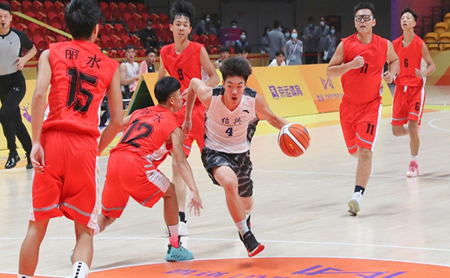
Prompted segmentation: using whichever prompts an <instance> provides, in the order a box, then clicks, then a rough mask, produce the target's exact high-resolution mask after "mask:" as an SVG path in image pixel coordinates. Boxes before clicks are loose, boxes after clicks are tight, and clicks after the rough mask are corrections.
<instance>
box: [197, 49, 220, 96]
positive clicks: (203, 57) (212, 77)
mask: <svg viewBox="0 0 450 278" xmlns="http://www.w3.org/2000/svg"><path fill="white" fill-rule="evenodd" d="M200 62H201V64H202V67H203V69H204V70H205V71H206V73H207V74H208V75H209V79H208V81H206V85H207V86H209V87H215V86H217V84H219V82H220V78H219V76H218V75H217V71H216V69H215V68H214V66H213V64H212V63H211V60H209V56H208V52H206V49H205V48H204V47H202V50H201V51H200Z"/></svg>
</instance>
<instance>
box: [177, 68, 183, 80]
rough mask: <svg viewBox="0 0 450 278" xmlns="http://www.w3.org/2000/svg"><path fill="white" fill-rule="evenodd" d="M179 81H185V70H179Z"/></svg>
mask: <svg viewBox="0 0 450 278" xmlns="http://www.w3.org/2000/svg"><path fill="white" fill-rule="evenodd" d="M177 71H178V80H183V79H184V75H183V69H178V70H177Z"/></svg>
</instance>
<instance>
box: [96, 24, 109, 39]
mask: <svg viewBox="0 0 450 278" xmlns="http://www.w3.org/2000/svg"><path fill="white" fill-rule="evenodd" d="M103 35H107V36H108V30H107V29H106V28H105V27H103V26H102V27H101V28H100V27H99V28H98V36H100V37H101V36H103Z"/></svg>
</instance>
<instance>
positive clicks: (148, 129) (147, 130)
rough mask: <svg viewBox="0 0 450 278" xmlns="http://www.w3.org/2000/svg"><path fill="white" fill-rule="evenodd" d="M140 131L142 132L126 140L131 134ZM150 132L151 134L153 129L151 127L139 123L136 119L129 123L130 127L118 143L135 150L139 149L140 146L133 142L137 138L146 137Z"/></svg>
mask: <svg viewBox="0 0 450 278" xmlns="http://www.w3.org/2000/svg"><path fill="white" fill-rule="evenodd" d="M141 130H142V132H141V133H139V134H136V135H135V136H134V137H131V138H128V137H130V135H131V133H133V132H134V131H137V132H139V131H141ZM152 132H153V127H152V126H151V125H149V124H147V123H142V122H140V120H139V119H136V120H134V121H132V122H131V127H129V128H128V130H127V132H126V133H125V135H124V136H123V138H122V141H120V143H125V144H129V145H131V146H133V147H135V148H139V147H140V146H141V145H139V144H138V143H136V142H134V141H136V140H137V139H139V138H144V137H148V136H149V135H150V134H151V133H152ZM133 135H134V134H133Z"/></svg>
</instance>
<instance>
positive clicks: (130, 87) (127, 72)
mask: <svg viewBox="0 0 450 278" xmlns="http://www.w3.org/2000/svg"><path fill="white" fill-rule="evenodd" d="M135 57H136V47H135V46H134V45H127V46H126V47H125V58H126V61H124V62H123V63H121V64H120V66H119V71H120V84H121V85H122V94H123V97H124V98H125V99H130V98H131V96H132V95H133V93H134V90H135V89H136V86H137V83H138V80H139V78H140V77H141V75H140V74H139V65H138V63H136V62H135V61H134V58H135Z"/></svg>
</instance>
